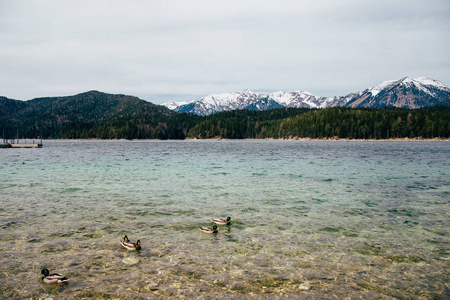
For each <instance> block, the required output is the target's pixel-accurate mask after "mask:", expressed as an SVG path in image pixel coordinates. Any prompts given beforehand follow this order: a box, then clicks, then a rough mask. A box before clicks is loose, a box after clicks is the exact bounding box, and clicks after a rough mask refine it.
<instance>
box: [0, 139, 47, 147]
mask: <svg viewBox="0 0 450 300" xmlns="http://www.w3.org/2000/svg"><path fill="white" fill-rule="evenodd" d="M0 148H42V140H39V141H36V142H35V140H32V142H31V143H30V141H29V140H9V141H7V140H3V143H2V144H0Z"/></svg>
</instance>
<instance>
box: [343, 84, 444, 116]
mask: <svg viewBox="0 0 450 300" xmlns="http://www.w3.org/2000/svg"><path fill="white" fill-rule="evenodd" d="M449 97H450V86H448V85H445V84H443V83H442V82H440V81H437V80H433V79H429V78H425V77H419V78H416V79H411V78H409V77H405V78H402V79H400V80H391V81H385V82H383V83H381V84H379V85H377V86H375V87H372V88H369V89H366V90H365V91H363V92H360V93H357V94H350V95H348V96H347V97H346V104H345V106H351V107H400V108H413V109H414V108H420V107H424V106H433V105H436V104H439V103H440V102H443V101H445V100H447V99H448V98H449Z"/></svg>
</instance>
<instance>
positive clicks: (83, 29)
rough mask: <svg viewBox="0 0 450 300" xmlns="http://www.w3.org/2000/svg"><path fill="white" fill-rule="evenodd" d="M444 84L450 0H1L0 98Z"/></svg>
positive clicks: (449, 52) (155, 96) (336, 92)
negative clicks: (416, 81)
mask: <svg viewBox="0 0 450 300" xmlns="http://www.w3.org/2000/svg"><path fill="white" fill-rule="evenodd" d="M405 76H409V77H412V78H415V77H420V76H425V77H430V78H433V79H436V80H440V81H442V82H443V83H446V84H450V1H449V0H422V1H419V0H405V1H403V0H371V1H364V0H339V1H337V0H336V1H331V0H329V1H325V0H324V1H322V0H311V1H304V0H294V1H291V0H274V1H272V0H255V1H251V0H238V1H235V0H226V1H219V0H206V1H203V0H179V1H170V0H161V1H150V0H149V1H132V0H130V1H114V0H109V1H107V0H103V1H94V0H87V1H84V0H82V1H80V0H76V1H75V0H73V1H72V0H65V1H61V0H54V1H50V0H45V1H41V0H28V1H25V0H0V95H1V96H6V97H8V98H12V99H18V100H29V99H32V98H37V97H44V96H68V95H74V94H78V93H82V92H85V91H89V90H99V91H102V92H107V93H120V94H128V95H134V96H138V97H140V98H141V99H145V100H148V101H151V102H153V103H157V104H160V103H163V102H166V101H171V100H173V101H185V100H193V99H198V98H200V97H202V96H206V95H208V94H213V93H224V92H237V91H242V90H244V89H250V90H252V91H254V92H271V91H279V90H282V91H309V92H311V93H313V94H314V95H317V96H343V95H347V94H348V93H350V92H356V91H361V90H364V89H366V88H368V87H372V86H375V85H377V84H379V83H381V82H382V81H385V80H393V79H400V78H402V77H405Z"/></svg>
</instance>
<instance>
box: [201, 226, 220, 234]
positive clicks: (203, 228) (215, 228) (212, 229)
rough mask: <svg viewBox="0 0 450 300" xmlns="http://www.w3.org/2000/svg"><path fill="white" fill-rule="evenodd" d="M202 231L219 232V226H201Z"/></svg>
mask: <svg viewBox="0 0 450 300" xmlns="http://www.w3.org/2000/svg"><path fill="white" fill-rule="evenodd" d="M200 231H201V232H204V233H218V232H219V228H217V225H214V226H213V227H212V228H210V227H200Z"/></svg>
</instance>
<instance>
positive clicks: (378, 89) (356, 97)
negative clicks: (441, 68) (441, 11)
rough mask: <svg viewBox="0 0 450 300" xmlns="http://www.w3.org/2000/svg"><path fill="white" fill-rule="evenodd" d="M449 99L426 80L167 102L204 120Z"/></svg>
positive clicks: (445, 90)
mask: <svg viewBox="0 0 450 300" xmlns="http://www.w3.org/2000/svg"><path fill="white" fill-rule="evenodd" d="M449 97H450V86H448V85H445V84H443V83H442V82H440V81H437V80H433V79H429V78H424V77H420V78H416V79H411V78H408V77H405V78H402V79H400V80H391V81H385V82H383V83H381V84H379V85H377V86H375V87H372V88H368V89H366V90H364V91H361V92H356V93H351V94H348V95H347V96H336V97H329V98H327V97H319V96H315V95H313V94H311V93H309V92H304V91H297V92H282V91H280V92H273V93H268V94H257V93H253V92H251V91H249V90H245V91H243V92H235V93H223V94H213V95H209V96H206V97H203V98H201V99H198V100H192V101H189V102H178V103H177V102H167V103H164V104H162V105H164V106H166V107H168V108H169V109H172V110H175V111H178V112H186V113H192V114H196V115H201V116H206V115H210V114H214V113H217V112H221V111H230V110H240V109H249V110H269V109H274V108H282V107H306V108H326V107H333V106H350V107H401V108H419V107H424V106H432V105H436V104H439V103H440V102H443V101H445V100H447V99H448V98H449Z"/></svg>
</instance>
